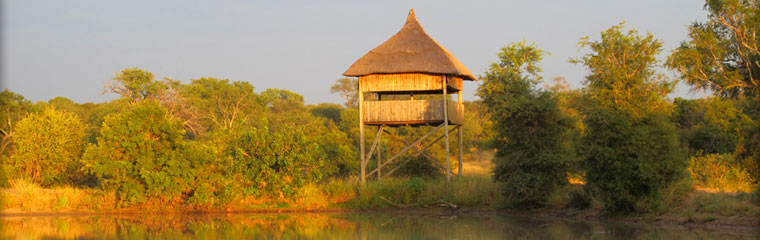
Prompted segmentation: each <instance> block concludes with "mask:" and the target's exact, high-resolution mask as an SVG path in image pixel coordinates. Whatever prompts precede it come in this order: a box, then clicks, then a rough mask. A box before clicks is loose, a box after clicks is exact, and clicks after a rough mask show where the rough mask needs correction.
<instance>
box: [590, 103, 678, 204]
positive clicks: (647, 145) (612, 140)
mask: <svg viewBox="0 0 760 240" xmlns="http://www.w3.org/2000/svg"><path fill="white" fill-rule="evenodd" d="M585 122H586V126H587V132H586V136H584V139H583V146H584V147H583V150H582V152H583V155H584V159H583V161H582V167H583V169H584V170H585V171H586V178H587V184H586V187H587V188H588V189H589V190H591V191H595V192H598V193H599V194H600V195H601V197H602V200H603V201H604V203H605V210H606V211H608V212H631V211H633V210H635V205H637V204H638V205H641V204H639V202H640V201H641V200H643V199H648V201H657V200H659V196H660V193H661V192H662V190H663V189H665V188H666V187H668V186H669V185H670V184H671V183H673V182H675V181H677V180H679V179H680V178H681V177H682V176H683V173H684V172H685V168H686V162H685V159H684V157H683V156H682V155H681V152H680V149H679V147H678V141H677V136H676V130H675V128H674V127H673V126H672V125H671V124H670V122H669V121H668V119H667V118H666V117H665V116H664V115H661V114H655V113H650V114H647V115H646V116H644V117H642V118H638V119H637V118H634V117H633V116H631V115H630V113H629V112H624V111H617V110H614V109H609V108H606V107H601V106H597V107H596V108H595V109H594V110H593V111H591V114H589V115H588V116H587V118H586V121H585ZM644 205H646V204H644Z"/></svg>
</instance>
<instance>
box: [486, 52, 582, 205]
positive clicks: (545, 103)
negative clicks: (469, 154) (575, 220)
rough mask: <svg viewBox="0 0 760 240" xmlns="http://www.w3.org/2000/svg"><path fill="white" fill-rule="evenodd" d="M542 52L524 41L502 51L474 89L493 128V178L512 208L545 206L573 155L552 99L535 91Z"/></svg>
mask: <svg viewBox="0 0 760 240" xmlns="http://www.w3.org/2000/svg"><path fill="white" fill-rule="evenodd" d="M544 54H545V52H544V51H542V50H540V49H538V48H536V47H535V45H526V44H525V43H524V42H520V43H516V44H511V45H509V46H507V47H505V48H503V49H502V50H501V51H500V52H499V60H500V61H499V63H494V64H492V65H491V68H490V70H489V71H488V72H486V75H485V76H484V77H483V84H482V85H481V86H480V87H479V88H478V96H480V97H481V98H482V99H483V103H484V104H485V105H486V107H487V108H488V109H489V110H490V112H491V120H492V121H493V122H494V125H493V126H494V127H495V130H496V140H495V142H496V144H497V146H496V147H497V149H498V152H497V153H496V157H495V158H494V163H495V167H494V172H493V173H494V176H493V177H494V180H496V181H499V182H502V183H503V186H504V188H503V190H502V193H504V195H505V196H506V199H507V201H508V202H509V203H510V204H511V205H516V206H523V205H525V206H537V205H540V204H542V203H545V202H546V200H547V198H548V197H549V194H550V193H551V192H552V191H554V189H556V188H558V187H560V186H563V185H566V184H567V169H568V166H569V164H570V162H571V161H572V158H573V155H574V153H573V150H572V149H571V148H570V147H571V146H570V145H569V141H568V140H569V139H567V136H568V133H569V131H570V122H569V121H568V119H567V117H566V116H564V115H563V114H562V112H560V109H559V107H558V105H557V99H556V97H555V96H553V95H552V94H551V92H546V91H541V90H538V89H537V88H536V84H537V83H538V81H540V80H541V77H540V76H539V75H538V73H539V72H540V71H541V69H540V68H539V66H538V62H539V61H540V60H541V56H542V55H544Z"/></svg>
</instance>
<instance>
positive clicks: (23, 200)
mask: <svg viewBox="0 0 760 240" xmlns="http://www.w3.org/2000/svg"><path fill="white" fill-rule="evenodd" d="M0 195H2V196H3V198H2V202H0V209H2V210H3V212H90V211H98V210H109V209H114V206H115V203H116V197H115V195H114V194H106V193H103V192H102V191H98V190H93V189H79V188H73V187H57V188H42V187H40V186H39V185H37V184H35V183H32V182H31V181H27V180H24V179H15V180H11V182H10V188H7V189H0Z"/></svg>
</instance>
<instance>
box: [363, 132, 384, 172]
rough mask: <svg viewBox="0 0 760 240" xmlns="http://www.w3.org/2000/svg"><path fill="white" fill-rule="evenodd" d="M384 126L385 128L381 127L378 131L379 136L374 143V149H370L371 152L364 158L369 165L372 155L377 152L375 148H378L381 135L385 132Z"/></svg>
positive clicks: (376, 135)
mask: <svg viewBox="0 0 760 240" xmlns="http://www.w3.org/2000/svg"><path fill="white" fill-rule="evenodd" d="M383 126H385V125H380V128H379V129H377V134H375V141H374V142H372V147H370V148H369V152H368V153H367V156H366V157H364V159H365V160H367V163H369V159H370V158H372V153H374V152H375V147H377V144H378V143H379V140H380V134H382V132H383V131H382V130H383Z"/></svg>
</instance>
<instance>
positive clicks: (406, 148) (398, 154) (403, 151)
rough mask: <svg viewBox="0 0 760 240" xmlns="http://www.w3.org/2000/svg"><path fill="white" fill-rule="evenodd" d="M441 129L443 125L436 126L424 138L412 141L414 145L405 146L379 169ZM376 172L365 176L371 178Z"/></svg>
mask: <svg viewBox="0 0 760 240" xmlns="http://www.w3.org/2000/svg"><path fill="white" fill-rule="evenodd" d="M442 127H443V124H441V125H438V127H436V128H435V129H433V130H430V132H428V133H427V134H425V136H422V137H421V138H419V139H417V141H414V143H412V144H410V145H409V146H406V147H405V148H404V149H401V151H399V152H398V153H396V155H393V157H391V158H389V159H388V160H387V161H385V162H384V163H383V164H381V165H380V167H381V168H382V167H384V166H385V165H388V164H389V163H391V162H393V160H396V158H398V157H400V156H401V154H404V153H405V152H407V151H409V149H412V147H414V146H415V145H417V144H419V143H420V142H422V140H425V138H427V137H429V136H430V135H432V134H433V133H434V132H435V131H438V129H441V128H442ZM376 172H377V169H375V170H373V171H372V172H370V173H368V174H367V176H372V174H374V173H376ZM386 175H387V174H386Z"/></svg>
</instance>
